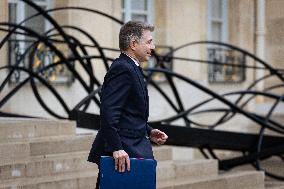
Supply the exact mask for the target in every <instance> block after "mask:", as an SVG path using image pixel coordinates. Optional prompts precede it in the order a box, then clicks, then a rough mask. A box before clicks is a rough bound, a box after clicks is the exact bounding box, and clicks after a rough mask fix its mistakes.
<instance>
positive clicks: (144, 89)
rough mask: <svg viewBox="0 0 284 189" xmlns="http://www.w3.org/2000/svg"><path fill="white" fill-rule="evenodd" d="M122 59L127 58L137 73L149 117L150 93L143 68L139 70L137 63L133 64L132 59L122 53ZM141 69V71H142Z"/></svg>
mask: <svg viewBox="0 0 284 189" xmlns="http://www.w3.org/2000/svg"><path fill="white" fill-rule="evenodd" d="M120 56H122V57H124V58H126V59H127V62H128V63H130V64H131V66H132V67H133V68H134V70H135V72H136V76H137V77H138V80H139V85H140V87H139V88H140V90H141V91H142V94H143V99H144V105H145V109H146V111H145V115H146V117H147V114H148V95H147V94H148V91H147V87H146V84H145V81H144V76H143V71H142V69H141V68H139V67H138V66H137V65H136V64H135V62H133V60H131V58H129V57H128V56H127V55H125V54H123V53H121V55H120ZM140 69H141V70H140Z"/></svg>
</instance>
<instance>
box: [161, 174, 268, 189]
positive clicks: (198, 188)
mask: <svg viewBox="0 0 284 189" xmlns="http://www.w3.org/2000/svg"><path fill="white" fill-rule="evenodd" d="M157 189H264V174H263V173H262V172H256V171H253V172H239V173H233V174H223V175H219V176H213V177H211V178H208V177H205V178H203V175H200V178H199V179H191V178H190V177H189V178H180V179H168V180H166V181H164V180H163V181H158V183H157Z"/></svg>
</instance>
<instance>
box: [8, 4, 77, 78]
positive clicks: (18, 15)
mask: <svg viewBox="0 0 284 189" xmlns="http://www.w3.org/2000/svg"><path fill="white" fill-rule="evenodd" d="M32 1H33V2H34V3H35V4H37V5H38V6H39V7H41V8H42V9H44V10H46V9H51V8H52V2H53V1H54V0H32ZM8 6H9V7H8V8H9V22H11V23H16V24H19V23H21V22H22V21H23V20H25V19H27V18H29V17H30V16H32V15H35V14H37V13H38V12H37V11H36V10H35V9H34V8H32V7H30V6H29V5H27V4H26V3H24V2H23V1H19V0H8ZM22 26H25V27H27V28H30V29H32V30H33V31H35V32H36V33H38V34H40V35H45V32H46V31H48V30H49V29H51V27H52V26H51V24H50V22H49V21H48V20H47V19H45V18H44V17H43V16H41V15H39V16H37V17H34V18H32V19H30V20H28V21H27V22H25V23H24V24H22ZM18 31H21V30H18ZM36 42H37V38H35V37H30V36H27V35H21V34H13V36H12V37H11V38H10V39H9V52H8V58H9V60H8V62H9V65H17V66H21V67H26V68H29V69H32V70H33V71H35V72H37V71H39V70H42V68H43V67H46V66H48V65H50V64H53V63H55V62H56V61H58V57H57V56H56V55H55V53H54V52H53V51H51V50H50V49H49V47H46V46H45V45H44V44H43V43H36ZM55 45H56V44H55ZM33 49H35V50H33ZM23 55H24V56H23ZM31 55H32V56H31ZM31 62H32V67H30V66H29V64H30V63H31ZM39 74H40V75H41V76H42V77H44V78H45V79H46V80H47V81H49V82H53V83H63V84H65V83H71V82H72V81H73V77H71V75H70V72H68V70H67V69H65V66H61V67H60V68H59V66H58V67H56V68H55V67H53V68H50V69H48V70H45V71H41V72H39ZM27 76H28V75H27V74H26V73H24V72H21V71H14V72H13V76H12V77H11V79H10V82H12V83H15V82H20V81H23V80H24V79H25V78H26V77H27Z"/></svg>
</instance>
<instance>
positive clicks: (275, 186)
mask: <svg viewBox="0 0 284 189" xmlns="http://www.w3.org/2000/svg"><path fill="white" fill-rule="evenodd" d="M265 189H284V182H283V181H282V182H281V181H278V180H275V179H272V178H269V177H268V178H265Z"/></svg>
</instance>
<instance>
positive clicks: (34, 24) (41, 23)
mask: <svg viewBox="0 0 284 189" xmlns="http://www.w3.org/2000/svg"><path fill="white" fill-rule="evenodd" d="M41 8H42V9H46V7H43V6H41ZM36 13H37V11H36V10H34V9H33V8H32V7H30V6H25V17H26V18H28V17H30V16H32V15H34V14H36ZM25 25H26V26H27V27H29V28H32V29H33V30H34V31H36V32H38V33H39V34H42V33H44V32H45V19H44V17H43V16H37V17H34V18H32V19H31V20H29V21H28V22H26V24H25Z"/></svg>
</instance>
